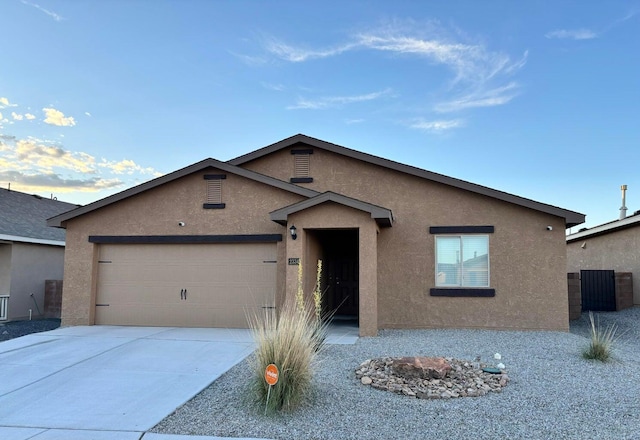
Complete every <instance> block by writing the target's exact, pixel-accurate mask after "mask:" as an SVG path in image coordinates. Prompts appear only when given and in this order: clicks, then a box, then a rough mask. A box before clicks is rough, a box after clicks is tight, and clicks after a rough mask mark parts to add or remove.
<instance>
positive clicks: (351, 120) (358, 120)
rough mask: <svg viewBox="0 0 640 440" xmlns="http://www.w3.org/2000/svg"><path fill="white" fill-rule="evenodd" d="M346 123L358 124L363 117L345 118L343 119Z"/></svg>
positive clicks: (362, 120)
mask: <svg viewBox="0 0 640 440" xmlns="http://www.w3.org/2000/svg"><path fill="white" fill-rule="evenodd" d="M344 122H345V123H346V124H348V125H352V124H360V123H362V122H364V119H363V118H357V119H347V120H346V121H344Z"/></svg>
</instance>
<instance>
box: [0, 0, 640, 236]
mask: <svg viewBox="0 0 640 440" xmlns="http://www.w3.org/2000/svg"><path fill="white" fill-rule="evenodd" d="M0 19H1V21H2V34H3V37H4V38H3V40H2V43H0V114H1V116H0V186H2V187H7V185H8V183H9V182H10V183H11V188H12V189H16V190H20V191H25V192H31V193H37V194H42V195H45V196H47V197H49V196H50V195H51V194H53V195H54V196H56V197H58V199H59V200H65V201H69V202H73V203H80V204H85V203H89V202H92V201H95V200H98V199H100V198H103V197H105V196H107V195H110V194H113V193H115V192H118V191H122V190H124V189H127V188H129V187H131V186H133V185H136V184H139V183H141V182H144V181H146V180H149V179H151V178H154V177H156V176H159V175H161V174H164V173H168V172H171V171H174V170H176V169H179V168H182V167H184V166H187V165H190V164H192V163H194V162H197V161H199V160H202V159H204V158H207V157H213V158H216V159H220V160H228V159H231V158H233V157H236V156H239V155H241V154H244V153H247V152H250V151H252V150H254V149H257V148H260V147H263V146H266V145H269V144H271V143H273V142H276V141H279V140H281V139H283V138H286V137H289V136H292V135H294V134H296V133H304V134H307V135H309V136H313V137H316V138H320V139H322V140H326V141H329V142H333V143H336V144H339V145H343V146H346V147H349V148H353V149H356V150H360V151H364V152H367V153H370V154H374V155H378V156H382V157H385V158H388V159H392V160H396V161H399V162H403V163H407V164H410V165H414V166H417V167H420V168H424V169H427V170H430V171H434V172H437V173H442V174H446V175H449V176H452V177H456V178H459V179H463V180H467V181H471V182H474V183H477V184H481V185H485V186H489V187H492V188H496V189H499V190H502V191H505V192H509V193H513V194H517V195H519V196H523V197H527V198H531V199H534V200H537V201H540V202H544V203H548V204H551V205H556V206H561V207H563V208H567V209H572V210H575V211H579V212H582V213H585V214H587V223H586V224H585V225H583V226H594V225H597V224H600V223H603V222H606V221H609V220H614V219H615V218H617V216H618V212H619V211H618V209H619V208H620V204H621V203H620V185H621V184H627V185H628V186H629V191H628V194H627V206H628V207H629V213H633V212H634V211H635V210H640V177H639V176H640V173H639V172H638V164H639V163H640V43H639V42H640V0H635V1H615V0H613V1H607V2H600V1H575V2H569V1H560V2H547V1H522V2H513V1H491V2H477V1H471V0H469V1H458V2H450V1H430V2H417V1H415V2H414V1H409V2H403V1H394V2H389V1H381V2H373V1H367V2H359V1H348V2H347V1H340V2H333V1H323V2H313V3H310V2H301V1H292V2H285V1H278V2H266V1H265V2H258V1H255V2H254V1H225V2H223V1H204V0H202V1H195V0H180V1H179V0H174V1H162V0H148V1H136V0H127V1H124V0H121V1H116V0H110V1H92V0H85V1H77V0H65V1H63V0H33V1H32V0H4V1H2V2H0Z"/></svg>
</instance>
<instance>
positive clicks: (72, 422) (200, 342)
mask: <svg viewBox="0 0 640 440" xmlns="http://www.w3.org/2000/svg"><path fill="white" fill-rule="evenodd" d="M252 350H253V342H252V338H251V335H250V333H249V331H248V330H236V329H188V328H164V327H111V326H91V327H67V328H61V329H58V330H53V331H50V332H45V333H37V334H32V335H28V336H23V337H21V338H17V339H12V340H10V341H6V342H2V343H0V374H1V377H2V379H1V380H0V438H2V439H4V440H10V439H11V440H12V439H16V440H23V439H34V440H45V439H46V440H52V439H67V440H71V439H89V438H91V439H116V438H117V439H123V440H128V439H132V440H133V439H140V438H142V437H143V435H144V432H145V431H147V430H149V429H151V428H152V427H153V426H154V425H156V424H157V423H158V422H160V421H161V420H162V419H163V418H165V417H166V416H167V415H169V414H170V413H171V412H172V411H173V410H175V409H176V408H177V407H178V406H180V405H182V404H183V403H184V402H186V401H188V400H189V399H191V398H192V397H193V396H194V395H196V394H197V393H198V392H200V391H201V390H202V389H204V388H205V387H207V386H208V385H209V384H211V382H213V381H214V380H215V379H216V378H218V377H219V376H220V375H222V374H223V373H224V372H225V371H227V370H228V369H229V368H231V367H232V366H234V365H235V364H237V363H238V362H240V361H241V360H242V359H244V358H245V357H246V356H247V355H248V354H250V353H251V351H252ZM148 435H149V436H150V437H148V438H151V437H152V436H151V434H148ZM144 438H145V439H146V438H147V436H145V437H144Z"/></svg>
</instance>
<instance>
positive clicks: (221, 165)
mask: <svg viewBox="0 0 640 440" xmlns="http://www.w3.org/2000/svg"><path fill="white" fill-rule="evenodd" d="M206 168H217V169H219V170H222V171H225V172H228V173H231V174H236V175H239V176H241V177H246V178H249V179H251V180H254V181H257V182H261V183H264V184H267V185H270V186H273V187H276V188H280V189H283V190H285V191H289V192H292V193H294V194H298V195H301V196H305V197H314V196H316V195H318V194H320V193H319V192H317V191H314V190H312V189H309V188H304V187H301V186H298V185H294V184H291V183H289V182H284V181H282V180H278V179H276V178H274V177H270V176H265V175H264V174H260V173H256V172H255V171H251V170H248V169H245V168H241V167H237V166H235V165H232V164H229V163H227V162H221V161H219V160H216V159H211V158H208V159H205V160H202V161H200V162H197V163H195V164H192V165H189V166H187V167H185V168H182V169H179V170H177V171H174V172H172V173H169V174H165V175H164V176H161V177H157V178H155V179H152V180H149V181H148V182H145V183H142V184H140V185H137V186H134V187H132V188H129V189H127V190H124V191H121V192H119V193H117V194H113V195H111V196H108V197H105V198H104V199H100V200H98V201H96V202H93V203H90V204H88V205H84V206H81V207H79V208H76V209H73V210H71V211H68V212H65V213H63V214H60V215H57V216H55V217H51V218H50V219H48V220H47V225H48V226H52V227H57V228H65V227H66V225H65V222H67V221H68V220H71V219H73V218H75V217H79V216H81V215H84V214H87V213H89V212H91V211H95V210H96V209H100V208H103V207H105V206H108V205H111V204H113V203H116V202H118V201H120V200H124V199H126V198H129V197H132V196H134V195H137V194H140V193H142V192H144V191H148V190H150V189H153V188H155V187H158V186H160V185H163V184H165V183H169V182H171V181H173V180H176V179H179V178H181V177H184V176H187V175H189V174H192V173H196V172H198V171H201V170H203V169H206Z"/></svg>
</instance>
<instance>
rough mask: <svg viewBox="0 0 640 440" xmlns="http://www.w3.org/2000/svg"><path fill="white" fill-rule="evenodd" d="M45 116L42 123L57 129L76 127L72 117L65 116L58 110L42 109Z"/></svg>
mask: <svg viewBox="0 0 640 440" xmlns="http://www.w3.org/2000/svg"><path fill="white" fill-rule="evenodd" d="M42 111H44V114H45V116H46V118H45V120H44V122H45V123H46V124H51V125H57V126H59V127H73V126H74V125H76V121H75V119H73V117H72V116H65V115H64V113H62V112H61V111H60V110H56V109H55V108H46V107H45V108H43V109H42Z"/></svg>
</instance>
